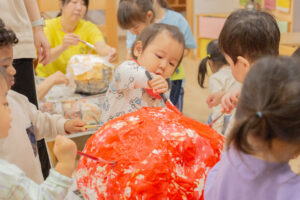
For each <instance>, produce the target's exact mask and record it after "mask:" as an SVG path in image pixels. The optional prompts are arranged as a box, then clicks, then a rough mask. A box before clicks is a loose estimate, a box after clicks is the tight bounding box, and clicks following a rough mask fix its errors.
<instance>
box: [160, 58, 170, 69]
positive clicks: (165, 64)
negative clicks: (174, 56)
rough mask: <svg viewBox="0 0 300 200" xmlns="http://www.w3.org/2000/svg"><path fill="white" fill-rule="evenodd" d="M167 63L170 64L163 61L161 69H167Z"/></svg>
mask: <svg viewBox="0 0 300 200" xmlns="http://www.w3.org/2000/svg"><path fill="white" fill-rule="evenodd" d="M167 63H168V62H167V61H165V60H162V61H161V62H160V68H162V69H165V68H166V66H167Z"/></svg>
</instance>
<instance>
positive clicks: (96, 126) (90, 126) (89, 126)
mask: <svg viewBox="0 0 300 200" xmlns="http://www.w3.org/2000/svg"><path fill="white" fill-rule="evenodd" d="M100 127H101V126H100V125H96V124H95V125H86V126H84V127H83V128H100Z"/></svg>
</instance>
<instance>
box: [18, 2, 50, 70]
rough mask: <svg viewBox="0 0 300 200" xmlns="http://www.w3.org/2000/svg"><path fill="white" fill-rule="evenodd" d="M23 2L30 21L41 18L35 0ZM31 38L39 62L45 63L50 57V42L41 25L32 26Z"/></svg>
mask: <svg viewBox="0 0 300 200" xmlns="http://www.w3.org/2000/svg"><path fill="white" fill-rule="evenodd" d="M24 3H25V7H26V10H27V14H28V16H29V18H30V21H31V22H33V21H35V20H38V19H40V18H41V15H40V11H39V8H38V5H37V2H36V0H24ZM33 39H34V45H35V48H36V51H37V55H38V58H39V62H40V63H42V64H43V65H46V64H47V63H49V59H50V44H49V42H48V40H47V37H46V35H45V33H44V31H43V27H42V26H36V27H34V28H33Z"/></svg>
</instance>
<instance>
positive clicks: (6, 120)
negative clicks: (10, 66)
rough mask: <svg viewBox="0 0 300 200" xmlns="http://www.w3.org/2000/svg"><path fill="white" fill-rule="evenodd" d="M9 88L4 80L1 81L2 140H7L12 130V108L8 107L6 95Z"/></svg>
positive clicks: (0, 132)
mask: <svg viewBox="0 0 300 200" xmlns="http://www.w3.org/2000/svg"><path fill="white" fill-rule="evenodd" d="M7 91H8V88H7V84H6V82H5V81H4V80H0V113H1V120H0V138H5V137H7V136H8V131H9V129H10V122H11V118H10V108H9V107H8V103H7V99H6V94H7Z"/></svg>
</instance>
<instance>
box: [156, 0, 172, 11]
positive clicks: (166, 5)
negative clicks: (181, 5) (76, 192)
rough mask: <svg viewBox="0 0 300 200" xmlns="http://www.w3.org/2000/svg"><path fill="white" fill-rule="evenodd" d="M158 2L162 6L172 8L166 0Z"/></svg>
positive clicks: (158, 0)
mask: <svg viewBox="0 0 300 200" xmlns="http://www.w3.org/2000/svg"><path fill="white" fill-rule="evenodd" d="M152 1H153V0H152ZM157 2H158V4H159V5H160V7H162V8H167V9H170V6H169V4H168V2H167V1H166V0H157Z"/></svg>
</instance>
